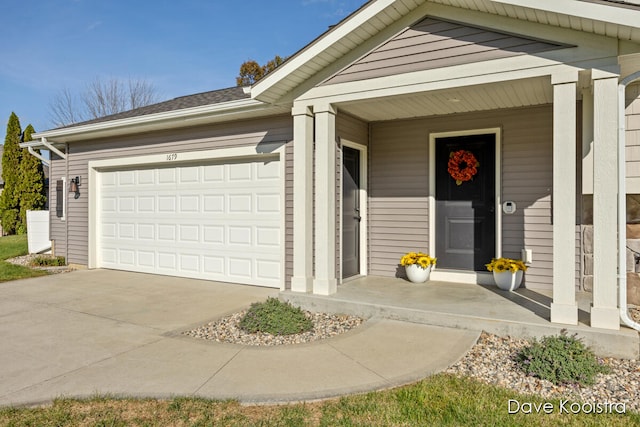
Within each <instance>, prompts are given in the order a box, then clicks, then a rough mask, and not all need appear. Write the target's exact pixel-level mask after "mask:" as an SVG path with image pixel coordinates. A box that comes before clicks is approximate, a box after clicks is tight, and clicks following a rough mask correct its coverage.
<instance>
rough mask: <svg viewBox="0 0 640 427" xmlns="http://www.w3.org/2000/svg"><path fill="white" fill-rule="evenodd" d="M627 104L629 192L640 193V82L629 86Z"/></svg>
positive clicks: (626, 137) (626, 136) (626, 138)
mask: <svg viewBox="0 0 640 427" xmlns="http://www.w3.org/2000/svg"><path fill="white" fill-rule="evenodd" d="M626 105H627V109H626V115H627V119H626V123H625V127H626V134H625V141H626V144H625V145H626V153H625V154H626V159H627V162H626V163H627V172H626V176H627V182H628V184H627V185H628V188H627V193H633V194H640V185H639V183H640V84H634V85H631V86H629V87H627V91H626Z"/></svg>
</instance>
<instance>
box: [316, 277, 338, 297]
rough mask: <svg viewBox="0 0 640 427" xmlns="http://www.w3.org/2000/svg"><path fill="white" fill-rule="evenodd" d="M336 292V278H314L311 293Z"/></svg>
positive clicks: (330, 293) (328, 293)
mask: <svg viewBox="0 0 640 427" xmlns="http://www.w3.org/2000/svg"><path fill="white" fill-rule="evenodd" d="M336 292H338V280H337V279H315V280H314V281H313V293H314V294H316V295H333V294H335V293H336Z"/></svg>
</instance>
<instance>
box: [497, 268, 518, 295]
mask: <svg viewBox="0 0 640 427" xmlns="http://www.w3.org/2000/svg"><path fill="white" fill-rule="evenodd" d="M523 275H524V272H523V271H522V270H518V271H516V272H515V273H512V272H510V271H502V272H496V271H494V272H493V280H494V281H495V282H496V285H497V286H498V287H499V288H500V289H502V290H503V291H513V290H516V289H518V287H519V286H520V283H522V276H523Z"/></svg>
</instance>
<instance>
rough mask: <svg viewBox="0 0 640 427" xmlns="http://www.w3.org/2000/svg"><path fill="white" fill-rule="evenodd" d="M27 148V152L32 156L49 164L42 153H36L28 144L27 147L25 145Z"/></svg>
mask: <svg viewBox="0 0 640 427" xmlns="http://www.w3.org/2000/svg"><path fill="white" fill-rule="evenodd" d="M27 149H28V150H29V154H31V155H32V156H34V157H36V158H37V159H38V160H40V161H41V162H42V163H44V164H45V165H47V166H49V160H47V159H45V158H44V157H42V155H40V154H38V153H36V151H35V150H34V149H33V147H31V146H29V147H27Z"/></svg>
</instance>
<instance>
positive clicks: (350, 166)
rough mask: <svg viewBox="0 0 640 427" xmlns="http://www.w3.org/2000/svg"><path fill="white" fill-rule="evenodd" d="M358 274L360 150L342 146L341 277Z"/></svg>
mask: <svg viewBox="0 0 640 427" xmlns="http://www.w3.org/2000/svg"><path fill="white" fill-rule="evenodd" d="M357 274H360V151H359V150H356V149H354V148H350V147H343V148H342V277H343V278H344V277H351V276H355V275H357Z"/></svg>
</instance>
